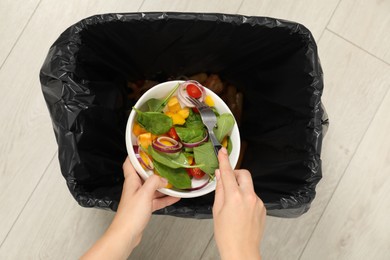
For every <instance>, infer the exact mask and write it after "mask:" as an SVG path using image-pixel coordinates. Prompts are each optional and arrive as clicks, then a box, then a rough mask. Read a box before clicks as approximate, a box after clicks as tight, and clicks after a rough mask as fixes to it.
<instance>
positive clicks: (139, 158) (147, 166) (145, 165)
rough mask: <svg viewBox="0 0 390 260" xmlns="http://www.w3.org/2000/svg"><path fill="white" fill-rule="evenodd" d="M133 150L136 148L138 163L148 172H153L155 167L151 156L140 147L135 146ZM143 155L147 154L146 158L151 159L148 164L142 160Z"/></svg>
mask: <svg viewBox="0 0 390 260" xmlns="http://www.w3.org/2000/svg"><path fill="white" fill-rule="evenodd" d="M133 148H134V152H135V157H136V158H137V159H138V161H139V162H140V163H141V165H143V166H144V167H145V168H146V169H148V170H153V169H154V165H153V162H152V160H151V159H150V158H149V155H148V154H147V153H145V152H144V151H143V150H142V148H141V147H140V146H135V145H134V146H133ZM141 153H143V154H145V156H147V157H148V158H149V162H148V163H147V162H145V161H144V160H143V159H142V156H141Z"/></svg>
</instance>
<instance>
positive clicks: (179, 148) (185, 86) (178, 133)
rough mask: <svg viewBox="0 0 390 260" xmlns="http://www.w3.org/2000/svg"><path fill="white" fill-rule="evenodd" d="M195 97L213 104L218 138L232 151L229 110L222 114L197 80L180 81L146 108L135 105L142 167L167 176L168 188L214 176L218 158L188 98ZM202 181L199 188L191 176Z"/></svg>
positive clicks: (189, 185)
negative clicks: (143, 109)
mask: <svg viewBox="0 0 390 260" xmlns="http://www.w3.org/2000/svg"><path fill="white" fill-rule="evenodd" d="M188 96H190V97H193V98H196V99H198V100H199V101H201V102H204V103H205V104H207V105H208V106H210V107H211V108H212V109H213V111H214V113H215V114H216V116H217V125H216V127H215V128H214V133H215V136H216V138H217V139H218V140H219V141H220V142H221V144H222V146H224V147H226V148H227V150H228V152H229V153H230V152H231V150H232V142H231V140H230V137H229V133H230V132H231V130H232V129H233V126H234V124H235V120H234V117H233V116H232V115H231V114H229V113H224V114H219V113H218V111H217V109H216V108H215V107H214V105H215V104H214V101H213V99H212V98H211V97H210V96H208V95H206V91H205V89H204V87H203V86H202V85H201V84H200V83H198V82H197V81H185V82H183V83H180V84H177V85H176V86H175V87H174V88H173V89H172V90H171V92H170V93H169V94H168V95H167V96H166V97H165V98H164V99H155V98H151V99H149V100H148V101H147V102H146V105H147V111H140V110H138V109H136V108H133V109H135V111H136V112H137V116H136V120H135V122H134V124H133V129H132V132H133V134H134V135H135V137H136V139H137V145H135V146H134V150H135V153H136V156H137V158H138V160H139V162H140V163H141V165H142V167H143V168H144V169H146V170H151V171H153V172H154V173H155V174H158V175H160V176H162V177H164V178H166V179H167V180H168V182H169V184H168V186H167V188H173V189H181V190H196V189H200V188H202V187H204V186H206V185H207V183H208V182H209V180H210V179H211V180H212V179H214V172H215V170H216V169H217V168H218V159H217V157H216V155H215V153H214V148H213V145H212V143H211V142H210V141H209V140H208V132H207V129H206V127H205V126H204V124H203V122H202V119H201V116H200V114H199V111H198V110H197V109H196V107H194V105H193V104H192V103H190V102H189V101H188V100H187V99H186V97H188ZM192 178H195V179H199V180H202V181H201V182H197V183H201V184H198V185H197V186H196V187H193V186H192V181H191V179H192Z"/></svg>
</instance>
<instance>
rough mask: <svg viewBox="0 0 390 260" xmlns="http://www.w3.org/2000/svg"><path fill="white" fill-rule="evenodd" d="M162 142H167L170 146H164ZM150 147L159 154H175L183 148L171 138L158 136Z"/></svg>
mask: <svg viewBox="0 0 390 260" xmlns="http://www.w3.org/2000/svg"><path fill="white" fill-rule="evenodd" d="M162 141H168V142H170V143H171V144H172V145H166V144H164V143H162ZM152 147H153V148H154V149H155V150H156V151H159V152H162V153H177V152H179V151H180V150H181V148H183V145H182V144H181V143H179V142H178V141H176V140H175V139H173V138H170V137H167V136H160V137H158V138H157V139H156V140H154V141H153V143H152Z"/></svg>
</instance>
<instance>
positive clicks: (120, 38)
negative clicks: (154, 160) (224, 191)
mask: <svg viewBox="0 0 390 260" xmlns="http://www.w3.org/2000/svg"><path fill="white" fill-rule="evenodd" d="M270 23H272V21H270ZM85 26H86V27H85V28H83V30H82V32H81V37H80V39H81V43H80V49H79V51H78V52H77V53H76V56H75V58H76V64H77V66H76V72H75V73H74V79H76V80H78V81H80V82H83V83H84V86H87V89H88V90H86V93H88V95H86V96H85V103H86V104H92V105H88V109H84V110H82V111H81V112H80V114H78V118H77V120H76V121H75V123H74V129H75V131H78V132H79V135H78V136H79V140H78V147H77V150H78V153H79V156H80V160H81V162H82V163H81V164H79V165H77V166H76V168H75V170H74V176H73V177H74V179H75V180H76V184H75V187H73V188H74V189H75V190H77V191H78V192H81V193H83V192H86V193H90V194H92V195H93V196H94V197H98V198H104V197H106V198H109V199H113V200H116V201H119V199H120V194H121V190H122V184H123V173H122V168H121V167H122V163H123V161H124V159H125V157H126V155H127V152H126V148H125V138H124V132H125V126H126V121H127V111H128V109H129V108H130V107H131V105H132V104H134V103H135V102H136V100H128V99H127V94H129V93H128V91H129V89H127V88H126V83H127V82H128V81H136V80H139V79H152V80H157V81H160V82H163V81H165V80H167V79H168V78H170V77H173V78H174V77H177V76H180V75H187V76H190V75H193V74H196V73H200V72H207V73H215V74H219V75H220V77H221V78H222V79H223V80H225V81H227V82H231V83H232V84H234V85H235V86H236V87H237V88H238V89H239V90H240V91H241V92H242V93H243V94H244V109H243V118H242V125H241V127H240V133H241V138H242V139H244V140H246V141H247V142H248V148H247V150H246V153H245V157H244V160H243V164H242V168H246V169H248V170H249V171H251V173H252V176H253V181H254V185H255V189H256V192H257V193H258V195H259V196H260V197H261V198H262V199H263V201H264V202H265V203H272V202H275V201H279V200H280V198H281V197H290V196H291V197H294V196H296V195H297V194H300V195H303V198H305V192H307V193H308V194H309V193H310V192H312V191H309V190H307V188H306V185H307V184H308V183H309V182H310V181H313V179H311V178H312V175H313V173H312V171H311V167H309V166H308V165H307V164H308V163H307V160H308V158H312V157H313V156H319V155H318V151H316V150H315V147H314V144H313V142H312V140H311V136H312V131H313V128H312V127H310V124H311V120H312V118H313V112H312V110H313V107H314V104H313V93H314V91H315V89H314V88H313V87H312V84H313V75H311V72H312V68H310V66H309V65H311V64H310V61H308V56H307V52H308V48H309V47H308V41H307V37H308V36H307V35H306V34H304V33H301V31H300V30H296V31H293V30H291V28H286V27H283V26H281V27H278V26H276V25H275V24H272V26H271V25H270V26H267V25H263V26H259V25H255V24H250V23H242V24H239V23H235V22H216V21H212V20H210V21H202V20H193V19H169V20H165V19H160V20H153V21H148V20H132V21H126V22H123V21H112V22H104V23H97V24H87V23H85ZM311 48H312V47H311ZM71 94H72V93H69V95H71ZM81 98H82V97H81ZM76 136H77V135H76ZM313 182H314V181H313ZM68 185H70V186H71V184H69V183H68ZM213 197H214V195H213V194H209V195H206V196H204V197H200V198H194V199H182V200H181V201H180V202H179V204H178V206H188V207H192V206H199V205H206V206H207V205H209V206H211V205H212V204H213ZM311 199H312V197H310V196H309V195H308V196H307V201H306V202H309V201H311Z"/></svg>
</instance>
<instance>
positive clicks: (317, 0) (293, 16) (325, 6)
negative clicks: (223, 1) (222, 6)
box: [238, 0, 339, 39]
mask: <svg viewBox="0 0 390 260" xmlns="http://www.w3.org/2000/svg"><path fill="white" fill-rule="evenodd" d="M338 2H339V0H328V1H323V0H295V1H285V0H273V1H265V0H259V1H254V0H244V2H243V4H242V6H241V8H240V10H239V11H238V13H240V14H245V15H254V16H269V17H276V18H280V19H285V20H291V21H295V22H299V23H301V24H303V25H304V26H306V27H307V28H308V29H309V30H310V31H311V32H312V34H313V35H314V38H315V39H319V37H320V35H321V34H322V32H323V30H324V29H325V27H326V25H327V23H328V21H329V19H330V17H331V15H332V13H333V11H334V10H335V8H336V6H337V4H338Z"/></svg>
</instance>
